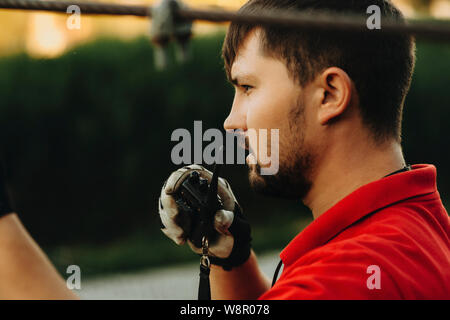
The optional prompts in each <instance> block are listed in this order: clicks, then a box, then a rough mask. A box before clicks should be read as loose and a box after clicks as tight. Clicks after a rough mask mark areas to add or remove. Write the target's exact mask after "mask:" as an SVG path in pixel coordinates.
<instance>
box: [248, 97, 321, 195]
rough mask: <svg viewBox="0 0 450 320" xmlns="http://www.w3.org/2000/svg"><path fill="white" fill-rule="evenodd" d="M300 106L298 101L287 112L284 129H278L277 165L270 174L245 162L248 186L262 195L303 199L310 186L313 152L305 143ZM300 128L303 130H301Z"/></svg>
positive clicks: (256, 165)
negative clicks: (274, 170)
mask: <svg viewBox="0 0 450 320" xmlns="http://www.w3.org/2000/svg"><path fill="white" fill-rule="evenodd" d="M303 112H304V108H303V105H302V104H300V103H298V104H297V107H296V108H294V109H293V111H291V114H290V116H289V125H288V129H286V130H283V131H284V132H283V131H282V130H280V133H281V135H282V136H281V135H280V147H279V150H280V154H279V169H278V172H277V173H276V174H274V175H261V166H260V164H259V163H258V162H257V163H256V164H251V165H249V181H250V186H251V187H252V189H253V190H254V191H255V192H257V193H259V194H262V195H267V196H274V197H281V198H287V199H299V198H300V199H303V198H304V197H305V196H306V195H307V194H308V192H309V190H310V189H311V185H312V182H311V180H310V178H309V177H310V176H311V172H312V168H313V163H314V154H313V152H312V149H311V148H309V147H308V146H307V144H306V143H305V137H304V125H305V119H304V114H303ZM302 128H303V130H302Z"/></svg>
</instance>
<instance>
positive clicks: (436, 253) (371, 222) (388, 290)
mask: <svg viewBox="0 0 450 320" xmlns="http://www.w3.org/2000/svg"><path fill="white" fill-rule="evenodd" d="M446 239H447V240H446ZM449 291H450V254H449V243H448V234H447V233H446V232H445V230H443V228H442V226H441V224H440V223H439V222H437V221H435V220H434V218H433V217H432V216H430V213H429V212H427V210H426V209H423V208H420V206H416V205H412V206H409V205H405V204H403V205H394V206H391V207H389V208H385V209H383V210H380V211H379V212H376V213H374V214H372V215H369V216H367V217H366V218H364V219H362V220H361V221H358V222H357V223H356V224H354V225H352V226H350V227H348V228H347V229H345V230H343V231H342V232H340V233H339V234H338V235H336V236H335V237H334V238H333V239H331V240H330V241H328V242H327V243H326V244H324V245H323V246H320V247H318V248H316V249H314V250H311V251H309V252H308V253H306V254H305V255H303V256H302V257H301V258H299V259H298V260H297V261H295V262H294V263H293V264H292V265H290V266H288V267H286V270H284V271H283V274H282V276H281V277H280V279H279V280H278V281H277V283H276V285H275V286H274V287H273V288H272V289H271V290H269V292H267V294H266V295H265V296H263V297H262V298H263V299H264V298H267V299H270V298H273V299H402V298H412V299H414V298H429V297H442V296H444V295H445V294H446V292H447V293H448V292H449Z"/></svg>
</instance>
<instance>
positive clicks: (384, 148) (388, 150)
mask: <svg viewBox="0 0 450 320" xmlns="http://www.w3.org/2000/svg"><path fill="white" fill-rule="evenodd" d="M355 150H357V151H358V152H355ZM322 159H326V160H323V161H321V162H320V163H319V164H318V167H317V170H315V172H314V176H313V178H312V186H311V190H310V191H309V193H308V194H307V195H306V197H305V198H304V199H303V202H304V203H305V205H307V206H308V207H309V208H310V209H311V211H312V213H313V216H314V219H316V218H318V217H319V216H320V215H321V214H322V213H324V212H325V211H327V210H328V209H330V208H331V207H332V206H334V205H335V204H336V203H337V202H339V201H340V200H341V199H343V198H345V196H347V195H348V194H350V193H351V192H353V191H354V190H356V189H358V188H359V187H361V186H363V185H365V184H368V183H370V182H372V181H376V180H378V179H381V178H383V177H384V176H386V175H388V174H389V173H391V172H394V171H396V170H399V169H401V168H403V167H404V166H405V160H404V158H403V154H402V149H401V146H400V144H399V143H398V142H395V141H391V142H387V143H384V144H383V145H374V144H370V143H367V140H364V141H361V142H360V143H359V144H355V143H354V142H353V143H350V144H347V145H346V146H339V147H336V148H334V149H333V148H330V149H329V150H328V151H327V155H326V156H324V157H322ZM327 159H328V160H327Z"/></svg>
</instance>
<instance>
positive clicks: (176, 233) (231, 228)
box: [159, 165, 252, 270]
mask: <svg viewBox="0 0 450 320" xmlns="http://www.w3.org/2000/svg"><path fill="white" fill-rule="evenodd" d="M193 171H197V172H198V173H199V175H200V177H201V178H203V179H207V180H208V181H211V178H212V172H211V171H209V170H207V169H205V168H203V167H202V166H199V165H191V166H187V167H183V168H181V169H178V170H177V171H175V172H173V173H172V174H171V175H170V177H169V178H168V179H167V181H166V183H165V184H164V186H163V188H162V190H161V197H160V198H159V216H160V219H161V227H162V228H161V230H162V231H163V233H164V234H165V235H167V236H168V237H169V238H170V239H172V240H173V241H174V242H175V243H177V244H178V245H182V244H184V243H185V242H187V243H188V244H189V246H190V247H191V249H192V250H193V251H194V252H196V253H198V254H201V253H202V248H201V239H200V238H199V236H198V235H199V232H197V231H198V227H199V226H198V221H199V219H198V212H196V210H195V209H196V208H190V207H188V206H187V205H185V204H183V203H182V202H181V201H180V199H177V193H178V189H179V187H180V186H181V184H182V183H183V181H184V180H185V179H187V178H188V177H189V175H190V174H191V173H192V172H193ZM218 194H219V197H220V199H221V201H222V205H223V208H221V209H219V210H218V211H217V212H216V214H215V216H214V229H215V231H216V234H215V236H214V237H212V238H211V239H208V240H209V255H210V261H211V263H212V264H215V265H219V266H222V267H223V268H224V269H225V270H231V269H232V268H233V267H237V266H240V265H242V264H243V263H244V262H246V261H247V260H248V258H249V256H250V251H251V240H252V239H251V236H250V232H251V230H250V225H249V223H248V222H247V220H246V219H245V217H244V215H243V214H242V209H241V207H240V206H239V204H238V202H237V200H236V198H235V196H234V194H233V192H232V190H231V187H230V185H229V183H228V182H227V181H226V180H225V179H223V178H219V181H218Z"/></svg>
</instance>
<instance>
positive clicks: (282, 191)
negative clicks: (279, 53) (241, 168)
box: [224, 30, 314, 198]
mask: <svg viewBox="0 0 450 320" xmlns="http://www.w3.org/2000/svg"><path fill="white" fill-rule="evenodd" d="M259 37H260V35H259V30H254V31H252V32H251V33H250V34H249V35H248V37H247V38H246V39H245V41H244V43H243V44H242V46H241V47H240V49H239V51H238V54H237V56H236V59H235V60H234V63H233V65H232V68H231V78H232V81H233V84H234V86H235V89H236V91H235V97H234V101H233V106H232V109H231V112H230V114H229V116H228V117H227V119H226V120H225V123H224V128H225V129H226V130H231V129H235V130H236V129H239V130H242V131H243V132H245V133H246V136H247V138H248V133H249V132H251V131H253V132H255V131H256V132H257V133H258V132H259V129H265V130H267V132H268V133H267V137H268V139H267V140H268V141H267V146H268V147H267V148H268V150H272V152H278V151H279V159H278V160H279V163H278V165H279V168H278V172H277V173H276V174H274V175H261V167H264V166H265V164H264V163H265V161H261V159H260V156H259V155H258V154H256V155H255V156H256V158H257V159H252V156H253V155H249V157H247V164H248V165H249V180H250V184H251V186H252V187H253V188H254V189H256V191H258V192H261V193H263V194H269V195H275V196H283V197H290V198H298V197H300V198H303V197H304V196H305V195H306V194H307V192H308V191H309V189H310V186H311V183H310V179H309V176H310V172H311V170H312V167H311V165H312V163H313V159H314V153H313V150H312V148H310V147H309V146H308V145H309V144H308V143H307V141H308V130H307V127H308V125H307V124H308V112H307V103H306V101H305V97H306V96H307V95H305V92H304V91H303V89H302V88H301V87H300V86H299V85H298V84H297V83H296V82H294V80H293V79H292V78H291V77H290V76H289V73H288V70H287V68H286V65H285V64H284V62H283V61H280V60H278V59H275V58H271V57H267V56H264V55H263V53H262V52H261V50H260V41H259ZM272 129H278V130H279V146H272V145H271V144H270V141H271V139H270V132H271V130H272ZM257 140H261V136H260V135H258V139H257ZM257 142H258V141H255V140H254V139H247V147H249V148H250V150H253V151H255V150H258V149H259V148H258V146H260V145H261V143H266V141H259V144H257ZM269 153H270V152H269ZM272 158H273V157H272ZM252 160H253V161H254V160H256V161H255V163H256V164H252V163H251V162H252Z"/></svg>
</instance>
